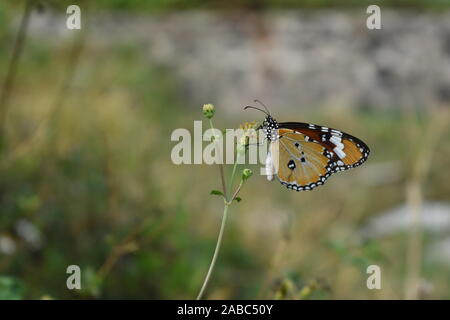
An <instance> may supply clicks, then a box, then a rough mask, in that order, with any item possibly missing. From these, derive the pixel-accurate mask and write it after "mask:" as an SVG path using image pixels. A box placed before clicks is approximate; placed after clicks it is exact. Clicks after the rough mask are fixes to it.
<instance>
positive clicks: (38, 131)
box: [0, 0, 450, 299]
mask: <svg viewBox="0 0 450 320" xmlns="http://www.w3.org/2000/svg"><path fill="white" fill-rule="evenodd" d="M369 2H370V3H369ZM394 2H395V4H394ZM72 3H73V2H72V1H68V2H67V4H72ZM78 3H79V4H80V6H81V7H82V10H83V8H84V7H83V6H86V7H87V8H88V10H87V12H88V14H86V20H83V22H84V21H86V24H85V25H84V24H83V29H82V31H80V32H78V33H74V34H73V35H72V34H70V35H69V36H67V37H65V38H63V39H62V40H61V41H59V42H58V43H57V44H56V45H55V44H48V43H47V42H44V41H41V40H40V39H39V37H35V36H33V28H32V27H30V26H29V25H28V27H27V26H25V27H24V31H23V35H24V38H23V42H22V46H20V45H19V48H17V46H16V45H15V44H16V43H17V38H18V35H19V33H20V31H19V26H20V21H21V19H22V17H23V15H24V7H25V1H6V2H5V1H2V2H1V3H0V81H1V83H2V84H3V87H2V90H3V91H2V94H3V97H5V94H6V96H7V98H4V99H3V101H2V104H1V105H0V107H1V111H2V114H3V115H4V117H3V121H2V122H1V123H0V125H1V128H0V129H1V133H2V137H1V150H0V299H23V298H28V299H41V298H51V299H64V298H69V299H80V298H88V299H91V298H100V299H109V298H127V299H134V298H141V299H192V298H195V296H196V295H197V293H198V290H199V289H200V286H201V283H202V281H203V278H204V276H205V274H206V271H207V268H208V266H209V263H210V259H211V256H212V253H213V250H214V246H215V242H216V237H217V232H218V229H219V224H220V219H221V213H222V205H223V203H222V201H221V200H220V199H219V198H217V197H213V196H210V195H209V193H210V191H211V189H219V188H220V180H219V175H218V170H217V168H216V167H215V166H207V165H180V166H176V165H174V164H173V163H172V162H171V159H170V152H171V149H172V147H173V146H174V145H175V143H174V142H171V141H170V135H171V133H172V131H173V130H174V129H176V128H187V129H189V130H190V131H192V129H193V121H194V120H201V119H202V115H201V106H202V105H203V103H213V104H215V105H216V108H217V112H216V115H215V118H214V120H215V124H216V126H217V127H219V128H237V127H238V126H239V125H240V124H241V123H243V122H244V121H252V120H258V121H260V120H262V119H261V118H262V115H261V114H258V113H253V112H243V111H242V108H241V107H242V106H244V105H246V104H249V103H251V102H252V100H253V99H254V98H260V97H259V96H256V97H255V96H254V95H252V93H250V92H249V93H248V96H247V98H246V100H243V101H239V102H238V103H237V105H233V106H229V105H224V102H223V101H220V100H216V99H215V96H214V94H211V95H210V96H209V98H210V100H208V101H205V100H200V99H198V98H197V97H198V96H196V95H195V87H194V89H191V91H192V90H193V93H192V92H190V93H186V90H185V83H184V80H182V79H180V77H179V75H178V74H177V73H176V70H174V69H173V68H170V67H168V66H167V65H165V64H163V63H160V62H158V61H155V60H154V59H151V58H149V56H148V54H147V53H146V51H145V50H142V44H140V43H138V42H137V41H134V40H133V39H134V38H133V36H134V35H133V34H130V35H129V39H128V41H115V40H114V37H115V34H114V33H112V34H111V35H110V36H111V39H113V40H111V41H110V42H108V44H104V45H98V43H96V42H95V40H93V39H92V38H90V35H91V33H92V32H94V31H93V29H90V27H89V26H90V24H89V23H88V22H87V21H92V20H95V17H96V16H97V15H101V14H105V13H108V12H118V11H120V12H122V13H126V14H127V15H126V18H127V19H133V15H139V16H141V17H142V16H144V17H145V19H148V20H152V19H155V17H156V18H161V15H162V18H163V19H164V15H165V14H171V13H173V12H177V13H180V14H183V13H186V14H189V11H190V10H187V9H202V10H206V12H212V11H214V14H218V15H221V14H222V13H221V12H222V11H221V10H222V9H231V10H237V11H239V10H242V11H245V12H247V11H250V12H252V13H253V12H256V11H254V10H261V11H263V12H267V11H270V10H276V9H279V8H280V7H282V8H283V9H284V10H288V11H289V10H298V9H300V10H301V9H302V8H313V9H317V10H319V11H320V10H322V9H323V8H328V9H329V8H331V7H332V8H333V9H332V10H340V8H339V7H341V6H342V7H346V8H349V7H350V8H353V9H355V10H356V9H357V8H363V9H361V15H362V18H363V19H365V10H364V6H366V5H368V4H371V1H350V0H349V1H340V2H339V5H337V4H336V2H335V1H334V2H332V1H304V2H297V1H288V2H287V4H286V5H283V6H280V5H279V4H278V2H276V1H261V2H259V3H258V5H255V4H254V3H255V2H252V1H231V2H228V1H227V2H225V1H220V2H216V3H214V4H211V3H210V2H206V1H189V2H186V1H119V0H116V1H95V2H92V3H90V2H89V1H85V2H78ZM186 3H189V5H187V4H186ZM383 3H385V4H386V6H387V5H391V6H394V7H410V9H413V10H428V9H442V8H448V7H449V3H448V2H447V1H428V2H427V1H415V0H408V1H406V0H404V1H389V2H388V1H384V2H383ZM67 4H66V3H64V2H59V1H35V2H32V7H31V11H30V16H31V17H33V16H35V15H36V16H39V14H41V12H48V11H50V12H55V14H59V15H61V16H63V17H64V16H65V8H66V5H67ZM357 5H358V7H356V6H357ZM398 10H403V9H402V8H400V9H398ZM166 11H168V12H169V13H166ZM258 12H259V11H258ZM83 14H84V13H83ZM256 14H259V13H256ZM83 17H84V16H83ZM88 19H89V20H88ZM223 19H227V16H226V15H225V14H224V18H223ZM62 21H64V20H62ZM199 23H201V22H199ZM92 25H94V24H92ZM55 28H61V29H65V25H64V24H63V25H59V26H58V25H57V26H55ZM93 28H94V27H93ZM299 37H301V35H299ZM97 40H98V39H97ZM219 40H220V39H218V41H219ZM418 45H419V44H418ZM15 58H17V60H15ZM218 58H220V57H218ZM14 61H16V62H14ZM286 63H289V61H286ZM447 71H448V70H447ZM208 72H209V70H208V69H205V70H204V73H205V74H206V73H208ZM444 72H446V71H445V70H444ZM219 77H220V75H219ZM418 77H420V75H419V76H418ZM8 79H9V80H8ZM188 79H189V77H188ZM7 82H8V83H9V85H5V84H4V83H7ZM349 86H351V84H349ZM219 91H220V88H219ZM5 92H6V93H5ZM264 101H265V102H266V103H267V104H269V108H270V107H271V110H272V113H274V114H276V118H278V119H279V120H281V121H301V122H311V123H317V124H323V125H327V126H330V127H334V128H339V129H342V130H344V131H346V132H349V133H352V134H354V135H356V136H358V137H360V138H361V139H363V140H364V141H366V142H367V144H368V145H369V146H370V147H371V150H372V154H371V156H370V158H369V161H368V162H367V163H366V164H364V165H363V166H362V167H360V168H357V169H355V170H350V171H348V172H344V173H341V174H336V175H335V176H333V177H332V178H331V179H330V180H329V181H328V182H327V184H326V185H325V186H323V187H320V188H317V189H315V190H314V191H313V192H300V193H296V192H292V191H290V190H287V189H286V188H284V187H283V186H281V185H279V184H278V183H277V182H273V183H269V182H267V181H266V179H265V177H263V176H260V175H258V174H255V175H254V176H253V177H252V178H251V179H250V180H249V182H248V183H247V185H246V186H245V188H244V189H243V191H242V193H241V197H242V198H243V201H242V202H240V203H238V204H235V205H233V206H232V207H231V209H230V219H229V221H228V222H229V223H228V225H227V227H226V231H225V238H224V244H223V247H222V251H221V253H220V256H219V259H218V263H217V266H216V269H215V272H214V273H213V276H212V279H211V282H210V284H209V286H208V289H207V291H206V298H211V299H213V298H215V299H231V298H235V299H255V298H269V299H403V298H424V299H428V298H434V299H448V298H450V287H449V283H450V272H449V271H450V269H449V268H450V265H449V263H448V261H447V262H445V261H443V260H436V259H431V258H430V259H429V256H428V255H427V253H428V252H427V248H429V245H432V244H433V243H435V242H436V241H440V240H445V239H447V238H446V235H448V230H444V232H440V233H436V232H434V231H433V230H428V229H427V228H426V227H425V226H423V225H422V223H421V222H420V221H421V220H420V219H421V218H420V217H421V216H422V217H423V216H424V215H426V214H427V211H426V210H425V209H423V210H422V209H421V208H422V206H423V205H424V203H437V202H439V203H441V204H442V203H443V204H444V209H442V210H443V211H442V210H441V211H442V212H441V211H440V212H441V213H442V216H443V217H444V218H443V219H444V221H446V220H445V219H446V217H447V216H449V215H450V212H449V211H448V208H449V202H450V197H449V194H450V185H449V183H448V181H449V178H450V168H449V165H448V164H449V160H448V159H449V158H450V133H449V130H448V124H449V121H448V119H449V113H448V104H447V103H442V102H441V103H439V104H436V105H420V106H418V105H413V106H412V107H399V106H396V105H385V106H381V108H378V106H367V105H361V106H360V107H358V108H351V109H342V108H340V107H336V108H333V107H332V106H331V107H330V106H328V107H323V108H302V109H301V112H298V111H297V110H296V109H295V108H296V105H297V102H296V101H291V100H289V101H283V105H291V108H290V109H288V108H286V109H282V108H278V107H277V106H272V105H271V104H272V103H273V101H270V98H269V102H268V101H267V99H266V100H264ZM277 101H278V100H277ZM273 110H276V111H273ZM204 127H206V123H205V125H204ZM250 167H251V168H252V169H253V171H255V172H257V171H258V170H259V166H250ZM242 168H243V167H240V170H241V169H242ZM229 169H230V168H227V170H228V171H227V172H228V174H227V175H229ZM399 205H404V206H405V208H406V212H407V213H408V214H410V216H411V217H413V218H414V217H419V218H418V219H419V220H415V221H416V223H413V224H411V225H410V226H409V227H408V226H407V227H406V228H403V229H401V228H400V229H399V230H397V231H395V232H391V233H389V234H387V235H383V236H373V237H372V236H371V237H368V236H366V234H365V231H364V230H367V229H366V228H370V223H371V221H373V220H372V219H374V218H375V217H377V216H378V215H379V214H380V213H381V212H384V211H386V210H390V209H392V208H394V207H396V206H399ZM445 206H446V207H445ZM413 221H414V219H413ZM417 221H418V222H417ZM368 226H369V227H368ZM388 227H389V226H387V225H386V228H388ZM447 250H448V249H447ZM72 264H75V265H79V266H80V267H81V270H82V290H68V289H67V288H66V279H67V277H68V274H66V268H67V266H69V265H72ZM371 264H376V265H379V266H380V267H381V270H382V289H381V290H368V289H367V287H366V279H367V277H368V275H367V274H366V268H367V266H369V265H371Z"/></svg>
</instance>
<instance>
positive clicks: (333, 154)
mask: <svg viewBox="0 0 450 320" xmlns="http://www.w3.org/2000/svg"><path fill="white" fill-rule="evenodd" d="M279 125H280V129H278V136H279V138H278V139H277V140H275V141H272V142H271V148H270V152H271V154H272V157H273V158H274V162H276V163H275V166H276V168H277V176H278V180H280V182H281V183H282V184H283V185H285V186H287V187H288V188H290V189H294V190H297V191H301V190H312V189H314V188H315V187H317V186H319V185H322V184H323V183H324V182H325V181H326V179H327V178H328V177H329V176H330V175H331V174H332V173H334V172H337V171H343V170H347V169H350V168H354V167H356V166H359V165H361V164H362V163H363V162H364V161H366V160H367V158H368V156H369V153H370V150H369V148H368V147H367V145H366V144H365V143H364V142H362V141H361V140H360V139H358V138H356V137H353V136H351V135H349V134H347V133H344V132H342V131H339V130H336V129H330V128H327V127H322V126H317V125H312V124H306V123H298V122H290V123H289V122H288V123H280V124H279ZM275 154H278V157H274V156H273V155H275Z"/></svg>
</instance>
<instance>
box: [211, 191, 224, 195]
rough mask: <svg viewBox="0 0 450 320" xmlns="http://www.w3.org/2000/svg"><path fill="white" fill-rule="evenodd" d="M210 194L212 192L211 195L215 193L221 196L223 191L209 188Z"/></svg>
mask: <svg viewBox="0 0 450 320" xmlns="http://www.w3.org/2000/svg"><path fill="white" fill-rule="evenodd" d="M210 194H213V195H216V196H223V192H222V191H219V190H211V193H210Z"/></svg>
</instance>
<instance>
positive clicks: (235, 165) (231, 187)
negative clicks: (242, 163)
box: [227, 162, 237, 202]
mask: <svg viewBox="0 0 450 320" xmlns="http://www.w3.org/2000/svg"><path fill="white" fill-rule="evenodd" d="M236 168H237V162H235V163H234V166H233V171H232V172H231V179H230V185H229V186H228V193H229V194H231V190H232V189H233V181H234V176H235V175H236ZM235 196H236V195H234V196H233V197H231V199H228V198H227V201H230V202H231V201H233V199H234V197H235Z"/></svg>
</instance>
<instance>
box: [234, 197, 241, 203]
mask: <svg viewBox="0 0 450 320" xmlns="http://www.w3.org/2000/svg"><path fill="white" fill-rule="evenodd" d="M234 200H236V201H237V202H241V200H242V198H239V197H236V198H234Z"/></svg>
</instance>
